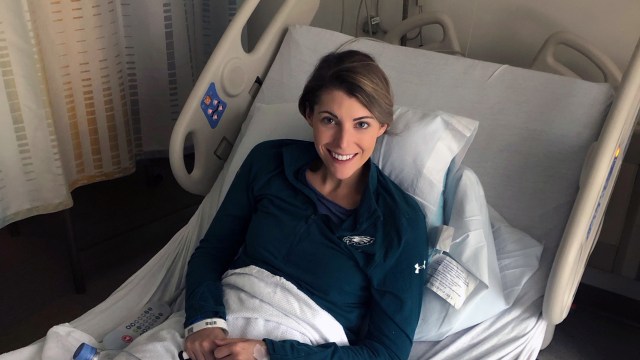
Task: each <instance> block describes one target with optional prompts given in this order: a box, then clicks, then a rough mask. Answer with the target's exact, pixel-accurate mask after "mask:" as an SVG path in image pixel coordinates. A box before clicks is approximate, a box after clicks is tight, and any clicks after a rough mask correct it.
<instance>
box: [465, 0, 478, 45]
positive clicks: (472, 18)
mask: <svg viewBox="0 0 640 360" xmlns="http://www.w3.org/2000/svg"><path fill="white" fill-rule="evenodd" d="M477 6H478V1H477V0H476V1H474V3H473V15H471V28H470V29H469V39H468V40H467V48H466V49H465V50H464V57H469V47H470V46H471V35H472V34H473V26H474V25H475V24H476V7H477Z"/></svg>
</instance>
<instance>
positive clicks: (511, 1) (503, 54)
mask: <svg viewBox="0 0 640 360" xmlns="http://www.w3.org/2000/svg"><path fill="white" fill-rule="evenodd" d="M366 1H368V4H369V10H370V12H371V13H373V12H375V11H374V10H375V8H376V7H377V5H376V1H378V0H366ZM379 2H380V4H379V8H380V13H379V15H380V16H381V19H382V25H383V27H384V28H392V27H393V26H395V25H396V24H398V22H399V21H400V20H401V18H402V0H379ZM280 3H282V0H263V1H262V4H261V5H260V7H259V9H260V10H261V14H257V15H256V16H254V19H252V24H251V26H249V39H250V42H251V41H252V39H253V42H255V38H256V36H258V35H257V34H259V33H260V31H261V29H262V28H263V27H264V25H265V24H266V23H267V22H268V21H269V20H270V18H271V16H272V14H273V13H274V12H275V9H277V7H278V6H279V4H280ZM359 4H360V0H322V1H321V4H320V9H319V10H318V12H317V14H316V16H315V18H314V20H313V22H312V24H311V25H313V26H317V27H321V28H325V29H330V30H335V31H340V28H341V24H342V32H344V33H346V34H350V35H354V33H355V26H356V22H355V16H356V13H357V10H358V5H359ZM416 4H422V6H423V10H424V11H442V12H444V13H446V14H448V15H449V16H450V17H451V18H452V20H453V23H454V26H455V29H456V31H457V34H458V39H459V41H460V44H461V48H462V50H463V52H464V53H465V54H466V56H468V57H471V58H475V59H480V60H487V61H492V62H498V63H504V64H510V65H514V66H520V67H529V66H530V64H531V62H532V60H533V58H534V56H535V53H536V51H537V50H538V48H539V47H540V46H541V45H542V43H543V42H544V40H545V39H546V37H547V36H548V35H550V34H551V33H553V32H555V31H558V30H568V31H571V32H573V33H575V34H577V35H579V36H581V37H583V38H585V39H587V40H588V41H589V42H591V43H592V44H593V45H594V46H595V47H597V48H598V49H600V50H601V51H602V52H604V53H605V54H606V55H608V56H609V57H610V58H612V60H613V61H614V62H615V63H616V64H617V65H618V67H620V68H621V69H622V70H624V69H625V68H626V66H627V63H628V61H629V59H630V57H631V53H632V51H633V49H634V46H635V44H636V41H637V40H638V38H639V37H640V21H638V19H640V1H637V0H609V1H601V0H536V1H531V0H409V5H410V6H409V13H410V15H411V14H416V13H417V12H418V7H417V6H416ZM343 6H344V20H342V19H343V15H342V14H343V10H342V9H343ZM359 19H360V20H359V21H358V27H359V28H360V29H361V27H362V23H363V22H364V19H365V8H364V6H362V9H361V12H360V17H359ZM359 31H360V34H361V35H362V31H361V30H359ZM438 33H439V30H438V29H437V28H436V27H428V28H425V29H424V30H423V34H424V37H425V38H429V37H432V38H433V37H437V36H439V35H440V34H438ZM430 34H435V35H430ZM578 66H580V64H578ZM578 70H580V69H578ZM587 71H588V70H587Z"/></svg>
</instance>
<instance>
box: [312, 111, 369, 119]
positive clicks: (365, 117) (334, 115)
mask: <svg viewBox="0 0 640 360" xmlns="http://www.w3.org/2000/svg"><path fill="white" fill-rule="evenodd" d="M320 113H325V114H329V115H331V116H333V117H334V118H336V119H338V120H340V118H339V117H338V115H336V114H334V113H332V112H331V111H329V110H321V111H320ZM365 119H372V120H375V117H373V115H365V116H358V117H357V118H354V119H353V121H361V120H365Z"/></svg>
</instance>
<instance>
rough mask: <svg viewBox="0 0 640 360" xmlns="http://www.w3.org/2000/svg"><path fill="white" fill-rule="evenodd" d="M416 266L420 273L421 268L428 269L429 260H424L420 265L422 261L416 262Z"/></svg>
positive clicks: (417, 271) (417, 272)
mask: <svg viewBox="0 0 640 360" xmlns="http://www.w3.org/2000/svg"><path fill="white" fill-rule="evenodd" d="M414 267H415V268H416V274H419V273H420V270H422V269H426V268H427V262H426V261H423V262H422V265H420V263H416V264H415V265H414Z"/></svg>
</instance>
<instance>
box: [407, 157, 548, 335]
mask: <svg viewBox="0 0 640 360" xmlns="http://www.w3.org/2000/svg"><path fill="white" fill-rule="evenodd" d="M444 204H445V206H444V219H443V220H444V223H445V224H446V225H448V226H451V227H453V228H454V232H453V239H452V241H451V246H450V248H449V249H448V255H449V256H450V257H451V258H453V259H454V260H456V261H457V262H458V263H459V264H460V265H462V267H464V268H465V270H467V271H468V272H469V273H471V274H473V275H474V276H475V277H476V278H477V279H478V280H479V282H478V285H477V286H476V287H475V288H474V289H473V291H472V292H471V293H470V294H469V296H468V298H467V299H466V301H465V302H464V304H463V305H462V307H461V308H460V309H455V308H454V307H453V306H451V305H450V304H449V303H448V302H447V301H446V300H444V299H443V298H441V297H440V296H439V295H437V294H436V293H435V292H433V291H432V290H430V289H428V288H427V287H426V286H425V289H424V297H423V298H422V312H421V314H420V319H419V322H418V328H417V329H416V333H415V336H414V340H416V341H439V340H442V339H444V338H445V337H446V336H448V335H450V334H453V333H455V332H457V331H460V330H463V329H466V328H468V327H470V326H473V325H476V324H479V323H481V322H483V321H485V320H487V319H489V318H491V317H493V316H494V315H496V314H498V313H499V312H501V311H502V310H504V309H506V308H507V307H509V306H511V304H513V302H514V301H515V299H516V297H517V295H518V294H520V291H521V290H522V288H523V286H524V284H525V282H526V281H527V280H528V279H529V278H530V277H531V276H532V275H533V273H534V272H535V271H536V270H537V269H538V267H539V264H540V256H541V254H542V244H540V243H539V242H537V241H535V240H534V239H533V238H531V237H530V236H528V235H527V234H525V233H524V232H522V231H520V230H518V229H516V228H514V227H512V226H510V225H509V224H508V223H507V222H506V221H505V220H504V219H503V218H502V217H501V216H500V215H499V214H498V213H497V212H496V211H495V210H493V209H491V208H490V207H489V206H488V205H487V203H486V198H485V195H484V191H483V189H482V185H481V184H480V180H479V179H478V177H477V176H476V174H475V173H474V172H473V171H472V170H471V169H469V168H466V167H464V166H463V167H460V168H459V169H458V170H456V171H455V172H452V173H451V174H449V176H448V178H447V186H446V189H445V192H444ZM540 295H542V292H541V293H540Z"/></svg>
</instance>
